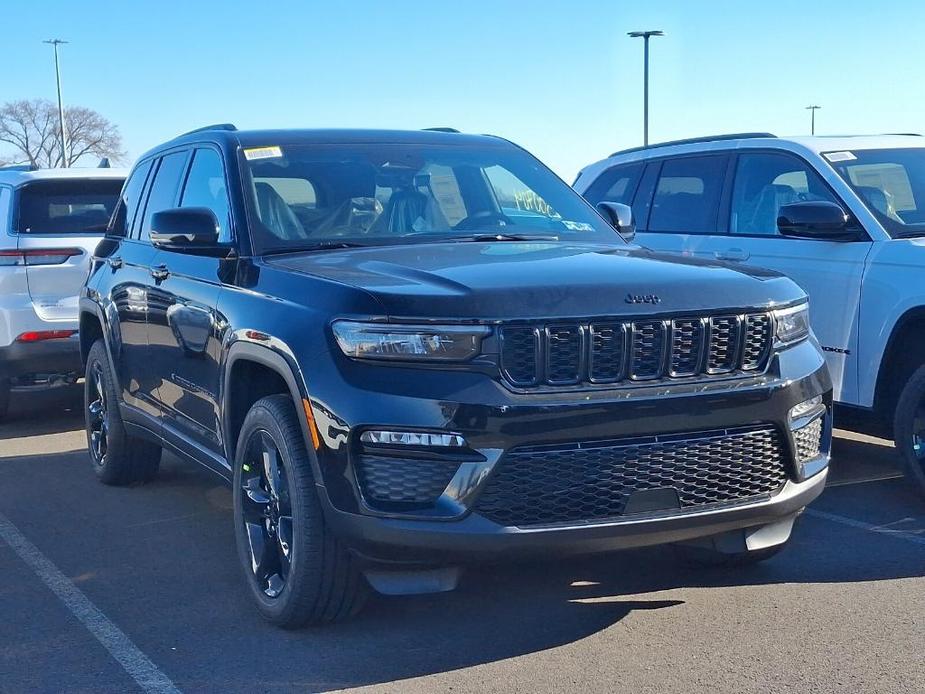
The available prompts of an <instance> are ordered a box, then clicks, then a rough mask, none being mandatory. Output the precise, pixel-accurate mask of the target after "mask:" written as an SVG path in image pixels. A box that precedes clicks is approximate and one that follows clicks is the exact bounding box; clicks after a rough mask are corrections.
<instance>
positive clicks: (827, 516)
mask: <svg viewBox="0 0 925 694" xmlns="http://www.w3.org/2000/svg"><path fill="white" fill-rule="evenodd" d="M806 515H807V516H813V517H815V518H822V519H824V520H828V521H832V522H833V523H841V524H842V525H847V526H850V527H852V528H859V529H861V530H868V531H870V532H872V533H881V534H882V535H889V536H890V537H895V538H897V539H899V540H906V541H907V542H913V543H915V544H917V545H925V535H916V534H914V533H910V532H906V531H905V530H893V529H892V528H888V527H886V526H883V525H874V524H873V523H865V522H864V521H859V520H855V519H854V518H847V517H846V516H839V515H836V514H834V513H827V512H826V511H817V510H816V509H814V508H808V509H806ZM904 520H915V519H913V518H908V519H904Z"/></svg>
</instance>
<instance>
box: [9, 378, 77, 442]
mask: <svg viewBox="0 0 925 694" xmlns="http://www.w3.org/2000/svg"><path fill="white" fill-rule="evenodd" d="M10 398H11V399H10V411H9V413H8V414H7V416H6V417H5V418H4V419H3V420H2V421H0V441H5V440H7V439H14V438H23V437H26V436H42V435H45V434H57V433H62V432H66V431H73V430H74V429H83V427H84V421H83V384H82V383H75V384H72V385H67V386H58V387H56V388H49V389H47V390H15V389H14V390H13V392H12V393H11V394H10Z"/></svg>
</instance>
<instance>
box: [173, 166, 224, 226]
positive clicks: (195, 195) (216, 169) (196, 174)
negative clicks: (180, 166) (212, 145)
mask: <svg viewBox="0 0 925 694" xmlns="http://www.w3.org/2000/svg"><path fill="white" fill-rule="evenodd" d="M180 206H181V207H208V208H209V209H210V210H212V211H213V212H214V213H215V218H216V219H218V226H219V241H230V240H231V214H230V206H229V204H228V188H227V187H226V185H225V171H224V168H223V167H222V158H221V156H219V154H218V152H216V151H215V150H214V149H197V150H196V152H195V154H193V164H192V166H190V171H189V175H188V176H187V177H186V186H185V187H184V188H183V198H182V201H181V203H180Z"/></svg>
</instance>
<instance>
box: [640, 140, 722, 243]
mask: <svg viewBox="0 0 925 694" xmlns="http://www.w3.org/2000/svg"><path fill="white" fill-rule="evenodd" d="M725 171H726V157H724V156H708V157H686V158H684V159H670V160H668V161H665V162H664V163H663V164H662V172H661V175H660V176H659V179H658V184H657V186H656V188H655V197H654V198H653V200H652V212H651V216H650V218H649V231H671V232H677V233H682V234H686V233H693V234H698V233H699V234H703V233H709V232H714V231H716V218H717V215H718V212H719V209H718V208H719V198H720V195H721V193H722V190H723V178H724V175H725Z"/></svg>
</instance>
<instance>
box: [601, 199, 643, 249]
mask: <svg viewBox="0 0 925 694" xmlns="http://www.w3.org/2000/svg"><path fill="white" fill-rule="evenodd" d="M597 211H598V212H600V213H601V216H602V217H603V218H604V219H606V220H607V221H608V222H610V225H611V226H612V227H613V228H614V229H616V230H617V233H619V234H620V236H622V237H623V239H624V240H625V241H626V242H627V243H631V242H632V241H633V239H634V238H636V222H635V221H634V220H633V208H632V207H630V206H629V205H624V204H623V203H622V202H607V201H606V200H602V201H601V202H599V203H597Z"/></svg>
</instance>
